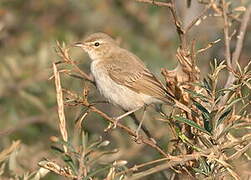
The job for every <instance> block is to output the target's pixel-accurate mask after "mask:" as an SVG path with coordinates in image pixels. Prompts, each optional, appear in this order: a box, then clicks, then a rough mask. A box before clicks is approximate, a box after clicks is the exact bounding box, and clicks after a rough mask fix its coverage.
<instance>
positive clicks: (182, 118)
mask: <svg viewBox="0 0 251 180" xmlns="http://www.w3.org/2000/svg"><path fill="white" fill-rule="evenodd" d="M173 118H174V119H175V120H177V121H180V122H183V123H186V124H188V125H189V126H192V127H194V128H196V129H198V130H200V131H202V132H204V133H206V134H208V135H211V134H210V133H209V132H208V131H207V130H206V129H204V128H203V127H201V126H199V125H198V124H197V123H196V122H194V121H192V120H190V119H187V118H184V117H181V116H174V117H173Z"/></svg>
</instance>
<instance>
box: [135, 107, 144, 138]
mask: <svg viewBox="0 0 251 180" xmlns="http://www.w3.org/2000/svg"><path fill="white" fill-rule="evenodd" d="M145 114H146V106H144V107H143V115H142V118H141V121H140V123H139V126H138V128H137V130H136V137H135V139H136V140H137V139H138V138H139V131H140V129H141V126H142V124H143V121H144V119H145Z"/></svg>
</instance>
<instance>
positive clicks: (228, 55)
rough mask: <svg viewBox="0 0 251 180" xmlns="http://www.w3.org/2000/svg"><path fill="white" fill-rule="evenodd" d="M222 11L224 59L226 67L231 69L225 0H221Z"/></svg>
mask: <svg viewBox="0 0 251 180" xmlns="http://www.w3.org/2000/svg"><path fill="white" fill-rule="evenodd" d="M221 4H222V11H223V19H224V37H225V38H224V40H225V58H226V62H227V65H228V66H229V67H232V63H231V54H230V38H229V22H228V16H227V13H228V4H226V2H225V0H221Z"/></svg>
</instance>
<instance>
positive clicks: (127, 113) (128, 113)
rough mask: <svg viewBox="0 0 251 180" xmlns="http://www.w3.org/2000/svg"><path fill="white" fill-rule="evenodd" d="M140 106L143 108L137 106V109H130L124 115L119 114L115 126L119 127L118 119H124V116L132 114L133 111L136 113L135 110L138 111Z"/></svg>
mask: <svg viewBox="0 0 251 180" xmlns="http://www.w3.org/2000/svg"><path fill="white" fill-rule="evenodd" d="M140 108H141V107H139V108H136V109H133V110H131V111H128V112H126V113H124V114H122V115H121V116H119V117H116V118H115V122H114V124H113V128H116V127H117V124H118V121H119V120H120V119H122V118H124V117H126V116H128V115H130V114H132V113H134V112H136V111H138V110H139V109H140Z"/></svg>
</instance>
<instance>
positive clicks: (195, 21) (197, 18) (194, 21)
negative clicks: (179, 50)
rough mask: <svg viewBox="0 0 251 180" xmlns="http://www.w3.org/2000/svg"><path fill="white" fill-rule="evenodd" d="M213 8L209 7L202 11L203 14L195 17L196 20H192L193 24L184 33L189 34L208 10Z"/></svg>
mask: <svg viewBox="0 0 251 180" xmlns="http://www.w3.org/2000/svg"><path fill="white" fill-rule="evenodd" d="M210 8H211V4H209V5H207V6H206V7H205V8H204V9H203V10H202V11H201V13H200V14H199V15H198V16H197V17H195V19H194V20H192V22H191V23H190V24H189V25H188V26H187V27H186V28H185V30H184V32H185V34H187V32H188V31H189V30H190V29H191V28H192V27H193V26H194V25H195V24H196V23H197V22H198V21H199V20H200V19H201V18H202V16H204V14H205V13H206V12H207V11H208V9H210Z"/></svg>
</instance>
